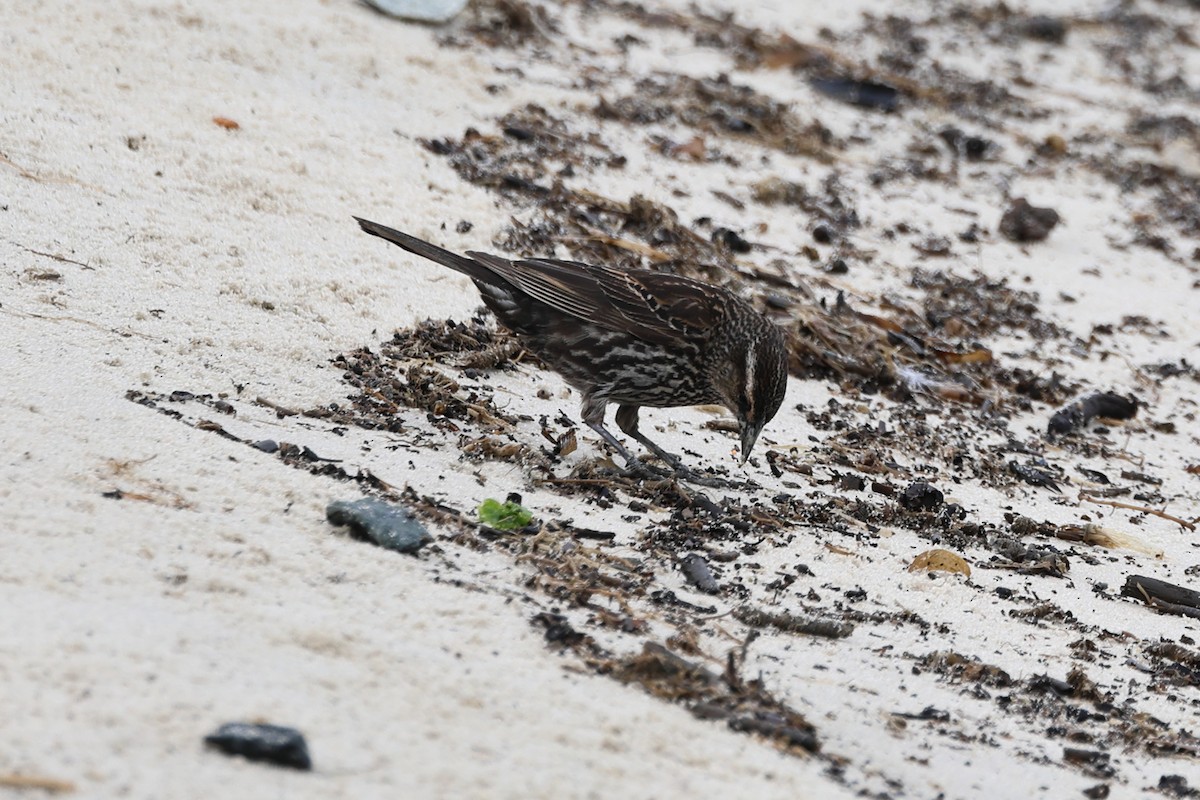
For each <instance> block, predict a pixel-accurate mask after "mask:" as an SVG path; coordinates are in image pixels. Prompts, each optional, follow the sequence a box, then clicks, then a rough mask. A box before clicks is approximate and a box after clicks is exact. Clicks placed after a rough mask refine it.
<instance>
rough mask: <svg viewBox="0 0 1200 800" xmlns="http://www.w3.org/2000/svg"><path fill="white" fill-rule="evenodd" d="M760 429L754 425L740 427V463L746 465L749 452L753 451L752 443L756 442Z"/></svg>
mask: <svg viewBox="0 0 1200 800" xmlns="http://www.w3.org/2000/svg"><path fill="white" fill-rule="evenodd" d="M760 431H762V428H760V427H755V426H754V425H743V426H742V463H743V464H745V463H746V459H747V458H749V457H750V451H751V450H753V449H754V443H755V442H757V441H758V434H759V432H760Z"/></svg>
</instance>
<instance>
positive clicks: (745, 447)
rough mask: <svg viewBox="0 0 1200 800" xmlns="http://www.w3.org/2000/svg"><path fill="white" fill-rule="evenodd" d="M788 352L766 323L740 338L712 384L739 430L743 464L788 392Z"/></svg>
mask: <svg viewBox="0 0 1200 800" xmlns="http://www.w3.org/2000/svg"><path fill="white" fill-rule="evenodd" d="M787 373H788V370H787V350H786V349H785V346H784V342H783V336H782V335H781V334H780V333H779V329H778V328H776V327H775V326H774V325H773V324H771V323H770V322H768V321H767V320H765V319H764V320H762V325H761V326H756V327H755V329H754V330H752V331H750V332H748V334H747V335H746V336H745V337H739V341H738V344H737V345H735V346H734V349H733V350H732V352H730V354H729V360H728V362H727V363H726V364H724V365H722V367H721V369H720V373H719V374H718V375H716V376H715V377H714V381H713V383H714V384H715V385H716V387H717V390H718V391H719V392H720V394H721V400H722V402H723V403H724V405H725V407H726V408H728V409H729V410H730V411H732V412H733V414H734V416H735V417H737V421H738V427H739V428H740V430H741V439H742V446H741V453H742V463H743V464H744V463H746V459H747V458H749V457H750V451H751V450H753V449H754V443H755V442H756V441H758V435H759V434H760V433H761V432H762V429H763V426H764V425H766V424H767V423H768V422H770V421H771V418H772V417H774V416H775V414H776V412H778V411H779V407H780V406H781V405H783V395H784V392H785V391H786V390H787Z"/></svg>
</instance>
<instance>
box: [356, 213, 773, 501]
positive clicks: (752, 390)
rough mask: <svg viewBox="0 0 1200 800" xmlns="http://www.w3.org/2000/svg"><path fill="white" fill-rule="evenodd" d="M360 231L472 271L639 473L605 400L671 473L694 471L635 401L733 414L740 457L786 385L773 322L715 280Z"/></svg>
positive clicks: (486, 296) (366, 226)
mask: <svg viewBox="0 0 1200 800" xmlns="http://www.w3.org/2000/svg"><path fill="white" fill-rule="evenodd" d="M354 219H355V220H356V221H357V222H358V224H359V225H360V226H361V227H362V229H363V230H364V231H366V232H367V233H369V234H371V235H373V236H378V237H379V238H381V239H385V240H387V241H389V242H391V243H392V244H395V245H398V246H399V247H401V248H403V249H405V250H407V251H408V252H410V253H413V254H415V255H418V256H421V257H423V258H427V259H429V260H430V261H433V262H435V263H437V264H441V265H442V266H444V267H449V268H450V269H452V270H454V271H456V272H460V273H462V274H463V275H466V276H467V277H469V278H471V280H472V281H474V283H475V286H476V287H477V288H478V289H479V293H480V295H481V296H482V298H483V302H484V304H485V305H486V306H487V307H488V308H489V309H490V310H491V311H492V313H493V314H495V316H496V319H497V320H498V321H499V322H500V323H501V324H502V325H504V326H505V327H506V328H508V329H509V330H510V331H512V332H513V333H514V334H516V336H517V339H518V341H520V343H521V344H522V346H524V347H525V348H526V349H527V350H529V351H530V352H532V353H534V354H535V355H536V356H537V357H538V358H540V359H541V361H542V363H544V364H545V365H546V366H547V367H549V368H550V369H552V370H554V371H555V372H558V373H559V374H560V375H561V376H562V377H563V379H565V380H566V382H567V383H568V384H570V385H571V386H573V387H575V389H577V390H578V391H579V392H580V394H581V395H582V414H583V421H584V423H586V424H587V425H588V427H590V428H591V429H592V430H593V431H595V432H596V433H597V434H599V435H600V438H601V439H603V440H604V441H605V442H607V443H608V444H609V445H610V446H611V447H612V448H613V449H614V450H615V451H616V452H617V453H619V454H620V455H621V457H622V459H624V461H625V464H626V468H627V469H628V470H629V471H630V472H633V473H637V474H638V475H641V476H656V477H663V476H662V475H656V473H655V471H654V470H652V469H650V468H649V467H648V465H646V464H645V462H643V461H642V460H641V459H640V458H638V457H637V456H635V455H634V454H633V453H631V452H629V450H627V449H626V448H625V446H624V445H623V444H621V442H620V440H618V439H617V437H615V436H614V435H613V434H612V433H611V432H610V431H609V430H608V429H607V428H606V427H605V426H604V416H605V412H606V410H607V408H608V406H609V404H612V403H615V404H617V412H616V415H615V420H616V423H617V427H619V428H620V429H621V430H622V431H623V432H624V433H625V434H626V435H627V436H629V437H630V438H631V439H633V440H635V441H637V442H638V443H640V444H641V445H642V446H643V447H645V448H646V449H647V450H649V451H650V452H651V453H653V454H654V455H656V456H658V458H660V459H661V460H662V461H663V462H665V463H666V464H667V465H668V466H669V467H670V468H671V470H672V471H673V472H674V474H675V475H676V476H677V477H682V478H684V479H689V478H690V479H693V480H696V479H698V477H699V476H697V475H696V474H695V473H693V472H692V471H691V470H689V469H688V468H687V467H686V466H684V465H683V463H682V462H681V461H680V459H679V458H678V457H677V456H675V455H673V454H671V453H669V452H667V451H666V450H664V449H663V448H661V447H659V446H658V445H657V444H655V443H654V442H653V441H651V440H650V439H649V438H648V437H647V436H646V435H645V434H644V433H642V431H641V429H640V428H639V427H638V413H639V411H640V409H641V408H642V407H650V408H670V407H676V406H692V405H721V406H724V407H725V408H727V409H729V410H730V411H731V412H732V413H733V415H734V417H735V418H736V419H737V423H738V428H739V432H740V441H741V447H740V455H741V461H742V463H743V464H745V462H746V459H747V458H749V456H750V452H751V450H752V449H753V448H754V444H755V442H756V441H757V440H758V436H759V434H760V433H761V432H762V429H763V427H764V426H765V425H766V424H767V423H768V422H769V421H770V420H771V419H772V418H773V417H774V416H775V414H776V413H777V412H778V411H779V407H780V406H781V405H782V404H783V397H784V392H785V390H786V388H787V372H788V370H787V360H788V359H787V349H786V347H785V345H784V339H783V335H782V334H781V332H780V330H779V328H778V327H777V326H776V325H775V324H774V323H773V322H771V320H769V319H767V318H766V317H765V316H763V315H762V314H761V313H760V312H759V311H757V310H756V309H755V308H754V307H753V306H752V305H751V304H750V303H748V302H747V301H745V300H743V299H742V298H740V297H738V296H737V295H735V294H733V293H732V292H730V291H729V290H727V289H724V288H722V287H720V286H714V285H712V284H709V283H704V282H702V281H698V280H693V279H691V278H686V277H683V276H680V275H672V274H670V273H666V272H655V271H652V270H645V269H627V268H621V267H616V266H603V265H591V264H584V263H581V262H578V261H563V260H559V259H554V258H526V259H519V260H509V259H507V258H502V257H500V256H495V255H490V254H488V253H481V252H476V251H467V253H466V254H465V255H460V254H458V253H454V252H451V251H449V250H446V249H443V248H441V247H438V246H437V245H434V244H431V243H430V242H427V241H424V240H422V239H418V238H417V237H415V236H411V235H409V234H407V233H402V232H401V231H398V230H395V229H394V228H389V227H387V226H385V225H380V224H379V223H377V222H371V221H370V220H366V219H362V218H360V217H354Z"/></svg>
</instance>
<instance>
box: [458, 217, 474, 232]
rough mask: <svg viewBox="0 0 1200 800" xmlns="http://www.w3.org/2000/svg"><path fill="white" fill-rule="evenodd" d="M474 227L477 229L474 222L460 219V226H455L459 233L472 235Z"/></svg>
mask: <svg viewBox="0 0 1200 800" xmlns="http://www.w3.org/2000/svg"><path fill="white" fill-rule="evenodd" d="M474 227H475V223H474V222H470V221H468V220H465V219H460V220H459V221H458V224H457V225H455V226H454V230H455V231H457V232H458V233H470V232H471V228H474Z"/></svg>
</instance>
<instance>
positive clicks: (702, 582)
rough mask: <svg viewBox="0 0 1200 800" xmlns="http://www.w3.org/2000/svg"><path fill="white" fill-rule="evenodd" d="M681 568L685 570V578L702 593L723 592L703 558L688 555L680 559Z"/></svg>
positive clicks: (696, 555) (694, 554)
mask: <svg viewBox="0 0 1200 800" xmlns="http://www.w3.org/2000/svg"><path fill="white" fill-rule="evenodd" d="M679 568H680V569H681V570H683V577H685V578H687V582H688V583H690V584H692V585H693V586H695V587H696V588H697V589H699V590H700V591H702V592H704V593H706V594H716V593H717V592H719V591H721V585H720V584H719V583H717V579H716V578H714V577H713V574H712V570H711V569H709V566H708V562H707V561H705V560H704V557H703V556H701V555H698V554H696V553H688V554H687V555H685V556H684V557H683V558H681V559H679Z"/></svg>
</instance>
